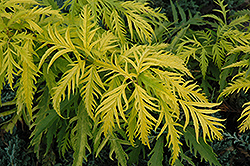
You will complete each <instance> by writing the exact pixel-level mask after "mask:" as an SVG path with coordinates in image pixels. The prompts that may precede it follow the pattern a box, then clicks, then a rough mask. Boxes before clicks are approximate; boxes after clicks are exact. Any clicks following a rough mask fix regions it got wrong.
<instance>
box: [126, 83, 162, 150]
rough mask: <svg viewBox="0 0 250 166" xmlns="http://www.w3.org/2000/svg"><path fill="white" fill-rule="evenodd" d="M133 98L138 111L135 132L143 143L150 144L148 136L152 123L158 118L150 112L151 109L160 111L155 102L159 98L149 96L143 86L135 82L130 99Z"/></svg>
mask: <svg viewBox="0 0 250 166" xmlns="http://www.w3.org/2000/svg"><path fill="white" fill-rule="evenodd" d="M131 100H134V101H133V107H134V108H135V110H136V112H138V113H137V114H138V121H137V128H136V131H135V133H137V135H139V137H140V139H141V141H142V143H143V144H145V145H148V146H150V145H149V140H148V136H149V133H150V130H152V125H153V124H154V123H155V122H156V121H157V120H156V119H155V118H154V117H153V116H152V114H150V112H149V111H158V110H157V109H156V108H157V105H156V104H154V101H157V99H156V98H154V97H151V96H149V95H148V94H147V92H146V91H145V90H144V89H143V88H142V87H140V86H139V85H137V84H135V90H134V91H133V94H132V95H131V97H130V99H129V101H131Z"/></svg>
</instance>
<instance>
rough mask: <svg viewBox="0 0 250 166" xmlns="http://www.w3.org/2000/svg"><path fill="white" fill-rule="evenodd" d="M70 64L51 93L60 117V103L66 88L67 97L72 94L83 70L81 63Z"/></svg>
mask: <svg viewBox="0 0 250 166" xmlns="http://www.w3.org/2000/svg"><path fill="white" fill-rule="evenodd" d="M70 66H72V67H71V69H69V70H68V71H66V73H64V75H63V77H62V78H61V79H60V81H59V84H58V86H57V87H55V88H54V92H53V95H52V99H53V107H54V109H55V110H56V112H57V113H58V115H59V116H60V117H62V115H61V113H60V103H61V101H62V100H64V99H65V96H66V94H65V93H66V89H67V92H68V95H67V96H68V98H69V97H70V94H71V92H72V93H73V94H74V91H75V89H76V88H77V86H78V83H79V77H80V75H81V72H82V70H83V69H82V67H81V63H76V64H72V65H70Z"/></svg>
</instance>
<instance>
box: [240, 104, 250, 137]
mask: <svg viewBox="0 0 250 166" xmlns="http://www.w3.org/2000/svg"><path fill="white" fill-rule="evenodd" d="M243 106H246V108H244V110H243V111H242V113H241V116H240V118H239V119H238V121H239V120H242V119H244V120H243V121H242V122H241V124H240V125H239V130H240V132H245V131H246V130H248V129H250V111H249V110H250V102H247V103H245V104H244V105H243Z"/></svg>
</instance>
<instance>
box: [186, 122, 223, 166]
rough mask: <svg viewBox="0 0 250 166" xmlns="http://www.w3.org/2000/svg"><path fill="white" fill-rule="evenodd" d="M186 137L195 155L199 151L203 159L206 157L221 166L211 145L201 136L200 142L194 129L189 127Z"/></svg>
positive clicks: (206, 159)
mask: <svg viewBox="0 0 250 166" xmlns="http://www.w3.org/2000/svg"><path fill="white" fill-rule="evenodd" d="M184 138H185V141H186V143H187V145H188V146H189V148H190V151H191V152H192V151H193V153H194V155H195V156H196V155H197V152H199V154H200V155H201V160H203V159H204V160H205V161H207V162H209V164H210V165H212V164H214V165H218V166H221V164H220V163H219V161H218V160H217V158H216V154H215V153H214V152H213V149H212V148H211V146H209V145H208V144H207V143H205V142H204V140H203V139H202V138H201V137H199V143H198V142H197V141H196V138H195V132H194V129H192V128H191V127H187V131H186V132H184Z"/></svg>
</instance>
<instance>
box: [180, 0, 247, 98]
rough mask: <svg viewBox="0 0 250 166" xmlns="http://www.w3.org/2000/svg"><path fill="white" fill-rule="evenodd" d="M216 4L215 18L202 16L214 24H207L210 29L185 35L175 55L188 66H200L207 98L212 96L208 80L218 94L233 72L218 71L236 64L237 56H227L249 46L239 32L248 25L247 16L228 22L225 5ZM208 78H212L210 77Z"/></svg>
mask: <svg viewBox="0 0 250 166" xmlns="http://www.w3.org/2000/svg"><path fill="white" fill-rule="evenodd" d="M216 4H217V5H219V7H220V9H214V11H215V12H216V13H218V15H215V14H207V15H204V16H202V17H203V18H209V19H213V20H214V21H213V22H211V21H210V22H207V23H208V24H210V25H211V27H212V28H211V29H208V28H207V29H206V30H201V31H200V30H199V31H191V35H187V36H186V37H185V39H183V40H182V42H181V43H180V44H179V46H178V49H177V54H178V55H179V56H180V57H182V58H183V59H185V60H186V61H187V62H189V61H190V62H191V60H195V61H197V62H198V63H199V67H200V71H201V74H202V76H203V78H202V87H203V88H204V91H205V92H206V94H207V95H211V91H213V88H212V85H210V84H209V81H208V80H212V81H218V82H219V84H220V91H222V90H223V88H225V86H226V83H225V79H226V78H227V77H228V76H230V74H231V72H232V71H231V70H225V71H222V72H221V68H222V66H223V65H225V64H227V65H228V64H229V63H233V62H235V61H236V59H237V56H238V55H237V54H236V55H232V56H227V54H228V53H230V52H231V50H232V49H233V48H234V47H237V46H244V45H247V44H249V35H248V33H246V32H245V31H244V29H243V28H242V26H243V24H244V23H246V22H248V21H249V16H248V15H243V16H239V17H237V18H235V19H233V20H228V17H227V14H228V12H229V10H227V9H226V7H227V5H224V1H216ZM220 15H221V16H222V18H221V17H220ZM234 57H235V58H234ZM193 66H194V65H193ZM210 66H211V67H210ZM196 70H197V69H196ZM209 75H212V77H211V76H209ZM198 76H200V75H198ZM217 95H218V94H217Z"/></svg>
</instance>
